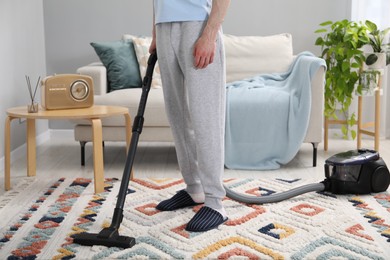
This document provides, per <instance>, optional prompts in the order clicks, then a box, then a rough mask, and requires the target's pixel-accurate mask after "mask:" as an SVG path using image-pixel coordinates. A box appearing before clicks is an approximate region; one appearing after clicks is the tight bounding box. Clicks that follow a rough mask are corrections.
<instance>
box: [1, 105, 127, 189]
mask: <svg viewBox="0 0 390 260" xmlns="http://www.w3.org/2000/svg"><path fill="white" fill-rule="evenodd" d="M114 115H123V116H124V118H125V122H126V144H127V147H129V145H130V139H131V119H130V115H129V111H128V109H127V108H125V107H119V106H92V107H89V108H80V109H64V110H43V109H41V108H40V109H39V111H38V112H37V113H28V112H27V106H25V107H14V108H10V109H8V110H7V118H6V120H5V133H4V137H5V142H4V144H5V147H4V150H5V151H4V160H5V162H4V177H5V190H10V189H11V160H10V159H11V158H10V157H11V121H12V120H13V119H16V118H25V119H26V121H27V176H35V175H36V140H35V135H36V133H35V120H36V119H87V120H90V121H91V124H92V131H93V134H92V136H93V140H92V142H93V167H94V180H95V182H94V184H95V193H100V192H103V191H104V162H103V148H102V122H101V119H102V118H105V117H110V116H114Z"/></svg>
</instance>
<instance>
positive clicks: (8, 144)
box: [4, 116, 14, 191]
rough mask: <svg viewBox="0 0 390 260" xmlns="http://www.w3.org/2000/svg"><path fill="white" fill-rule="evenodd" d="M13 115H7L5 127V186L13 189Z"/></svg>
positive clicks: (6, 188)
mask: <svg viewBox="0 0 390 260" xmlns="http://www.w3.org/2000/svg"><path fill="white" fill-rule="evenodd" d="M12 119H14V118H13V117H10V116H7V118H6V119H5V129H4V188H5V190H6V191H7V190H10V189H11V121H12Z"/></svg>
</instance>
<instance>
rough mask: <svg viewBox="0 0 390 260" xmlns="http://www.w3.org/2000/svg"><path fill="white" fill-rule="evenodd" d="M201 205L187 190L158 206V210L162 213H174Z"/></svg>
mask: <svg viewBox="0 0 390 260" xmlns="http://www.w3.org/2000/svg"><path fill="white" fill-rule="evenodd" d="M199 204H201V203H196V202H195V201H194V200H193V199H192V198H191V196H190V195H189V194H188V193H187V192H186V191H185V190H181V191H179V192H178V193H176V194H175V195H174V196H173V197H172V198H170V199H167V200H164V201H161V202H160V203H159V204H158V205H157V206H156V209H158V210H161V211H172V210H175V209H181V208H185V207H191V206H196V205H199Z"/></svg>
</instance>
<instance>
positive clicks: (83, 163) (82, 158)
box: [80, 141, 87, 166]
mask: <svg viewBox="0 0 390 260" xmlns="http://www.w3.org/2000/svg"><path fill="white" fill-rule="evenodd" d="M86 144H87V142H84V141H80V148H81V166H85V145H86Z"/></svg>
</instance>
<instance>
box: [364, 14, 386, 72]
mask: <svg viewBox="0 0 390 260" xmlns="http://www.w3.org/2000/svg"><path fill="white" fill-rule="evenodd" d="M365 25H366V27H367V31H368V35H369V38H370V41H369V43H368V44H369V45H370V46H371V47H372V51H373V53H370V54H368V55H367V58H366V65H367V66H368V67H369V68H372V69H382V68H384V67H385V66H386V65H388V64H390V43H384V41H385V37H386V35H387V34H388V33H389V32H390V27H389V28H386V29H384V30H379V29H378V27H377V25H376V24H375V23H373V22H371V21H369V20H367V21H366V22H365Z"/></svg>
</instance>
